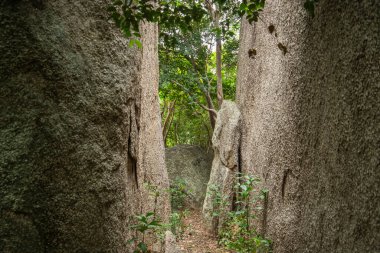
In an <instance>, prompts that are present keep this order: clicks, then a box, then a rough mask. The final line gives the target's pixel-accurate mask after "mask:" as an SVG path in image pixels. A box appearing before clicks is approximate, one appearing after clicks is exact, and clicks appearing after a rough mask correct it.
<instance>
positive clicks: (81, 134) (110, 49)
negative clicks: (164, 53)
mask: <svg viewBox="0 0 380 253" xmlns="http://www.w3.org/2000/svg"><path fill="white" fill-rule="evenodd" d="M107 3H108V1H102V0H95V1H82V0H80V1H68V0H54V1H1V2H0V24H1V29H0V55H1V57H0V97H1V99H0V108H1V109H0V118H1V120H0V154H1V157H0V189H1V191H0V217H1V218H0V252H6V253H8V252H23V253H28V252H33V253H38V252H52V253H54V252H70V253H71V252H130V251H129V250H128V245H127V240H128V239H129V238H130V236H131V234H130V231H129V230H128V225H130V220H129V217H130V215H133V214H136V213H139V212H140V211H141V210H142V209H146V208H145V206H146V205H148V203H149V202H148V201H147V197H146V196H145V195H144V194H145V193H144V192H143V191H141V189H142V188H143V182H144V181H151V183H153V184H154V183H157V182H161V183H160V187H167V185H168V180H167V175H166V171H165V168H164V161H163V158H162V159H157V160H156V162H153V159H156V158H155V157H153V155H152V153H154V154H155V156H157V157H163V155H164V153H163V152H164V150H163V144H162V139H161V138H159V137H157V138H152V137H151V135H154V134H155V133H156V132H157V133H160V130H159V129H158V128H159V124H160V123H159V122H160V121H159V119H158V116H152V117H151V118H150V117H149V116H147V114H148V113H149V114H150V113H151V114H152V115H155V113H157V115H159V114H158V102H157V97H156V96H157V94H156V93H157V92H156V90H154V89H157V83H158V82H157V56H156V54H157V51H156V50H157V49H156V47H152V46H151V45H154V44H156V40H157V28H156V27H155V26H153V25H147V26H145V27H143V30H144V32H143V33H144V35H143V36H144V39H143V47H144V49H143V50H142V51H139V50H137V49H132V48H129V47H128V41H126V39H124V38H123V37H122V36H121V35H120V33H119V31H117V29H115V27H114V24H112V23H111V22H109V21H107V19H108V14H107V12H106V11H105V8H106V7H107ZM147 78H149V82H148V81H147V80H148V79H147ZM153 93H154V94H155V95H153ZM157 119H158V121H157V122H156V120H157ZM148 129H149V131H152V132H151V134H150V135H149V136H148V135H145V134H146V131H148ZM146 138H151V139H150V140H149V142H147V141H146ZM146 145H149V151H147V150H146ZM140 195H142V196H140ZM141 198H142V199H144V203H145V205H144V206H141V205H140V199H141ZM163 198H164V199H160V201H159V202H160V204H159V208H158V212H159V213H160V214H161V215H163V216H164V215H165V213H167V210H168V206H169V202H168V198H167V197H165V196H164V197H163ZM163 218H165V217H163Z"/></svg>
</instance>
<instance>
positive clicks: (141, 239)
mask: <svg viewBox="0 0 380 253" xmlns="http://www.w3.org/2000/svg"><path fill="white" fill-rule="evenodd" d="M144 187H145V189H146V190H147V191H148V192H149V195H150V196H152V197H153V198H154V207H153V211H151V212H147V213H145V214H140V215H136V216H134V221H133V223H134V224H133V225H132V226H130V227H129V228H130V229H132V230H134V231H135V236H134V237H133V238H132V239H130V240H128V243H130V244H133V246H134V250H133V253H150V252H151V251H150V250H149V247H148V244H147V242H146V236H147V234H153V235H154V236H155V237H157V238H158V239H162V238H161V237H162V235H163V230H164V229H165V224H164V223H162V222H161V219H160V218H159V217H157V214H156V211H157V210H156V209H157V201H158V197H159V196H160V191H159V190H158V187H157V186H155V185H152V184H150V183H145V184H144Z"/></svg>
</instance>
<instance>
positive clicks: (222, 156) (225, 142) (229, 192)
mask: <svg viewBox="0 0 380 253" xmlns="http://www.w3.org/2000/svg"><path fill="white" fill-rule="evenodd" d="M240 137H241V114H240V111H239V109H238V108H237V105H236V104H235V103H234V102H232V101H227V100H225V101H223V104H222V107H221V108H220V110H219V112H218V117H217V119H216V123H215V129H214V133H213V136H212V147H213V149H214V159H213V161H212V168H211V174H210V180H209V181H208V184H207V194H206V198H205V200H204V202H203V210H202V212H203V216H204V218H205V221H206V225H207V226H208V228H209V229H210V230H212V231H213V232H218V230H219V229H220V228H221V225H222V224H224V222H225V221H226V219H227V214H228V212H229V211H231V210H232V202H233V197H234V194H235V191H236V189H235V188H234V186H235V184H236V178H237V174H238V173H239V172H240V171H239V169H240V168H239V145H240ZM215 191H217V192H219V193H220V195H221V196H226V197H227V200H229V201H227V202H228V203H231V205H228V204H227V205H223V207H221V208H223V209H224V210H220V209H219V207H215V198H216V197H217V196H215V193H214V192H215ZM215 208H217V209H215ZM216 211H218V212H219V213H220V215H219V216H215V215H214V214H213V213H214V212H216Z"/></svg>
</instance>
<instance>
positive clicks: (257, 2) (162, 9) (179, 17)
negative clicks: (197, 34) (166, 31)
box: [108, 0, 265, 38]
mask: <svg viewBox="0 0 380 253" xmlns="http://www.w3.org/2000/svg"><path fill="white" fill-rule="evenodd" d="M211 4H213V5H216V6H217V7H218V9H219V10H220V11H223V12H226V13H227V12H229V11H232V12H231V13H229V14H230V15H231V14H232V15H239V16H240V17H242V16H243V15H246V17H247V19H248V21H249V22H250V23H251V22H253V21H257V19H258V16H259V12H260V11H262V9H263V8H264V5H265V0H243V1H242V2H241V3H240V2H239V1H234V0H215V1H211ZM206 5H207V3H206V2H203V1H201V0H198V1H196V0H192V1H186V0H183V1H178V0H160V1H158V2H157V3H154V2H153V1H149V0H114V1H113V2H112V3H111V4H110V5H109V6H108V11H109V12H110V14H111V17H112V19H113V20H114V22H115V24H116V25H117V27H119V28H120V29H121V30H122V31H123V33H124V34H125V36H127V37H128V38H129V37H132V36H136V37H140V36H141V35H140V29H139V24H140V22H141V21H148V22H157V23H159V24H160V26H161V27H166V28H175V29H180V30H181V31H192V30H193V25H194V23H196V22H200V21H201V20H202V19H203V18H204V17H205V16H206V14H207V6H206ZM229 22H230V19H229V18H226V19H225V23H226V26H228V24H229ZM215 32H216V33H221V32H223V29H221V30H215Z"/></svg>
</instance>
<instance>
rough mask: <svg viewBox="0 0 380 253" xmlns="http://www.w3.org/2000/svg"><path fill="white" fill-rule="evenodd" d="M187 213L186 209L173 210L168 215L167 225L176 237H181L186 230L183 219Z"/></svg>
mask: <svg viewBox="0 0 380 253" xmlns="http://www.w3.org/2000/svg"><path fill="white" fill-rule="evenodd" d="M187 215H188V210H183V211H179V212H173V213H172V214H171V215H170V219H169V221H170V222H169V225H170V230H171V231H172V233H173V234H174V235H176V236H177V238H179V239H181V238H182V237H183V235H184V233H185V231H186V228H187V226H186V225H185V222H184V219H185V218H186V216H187Z"/></svg>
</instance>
